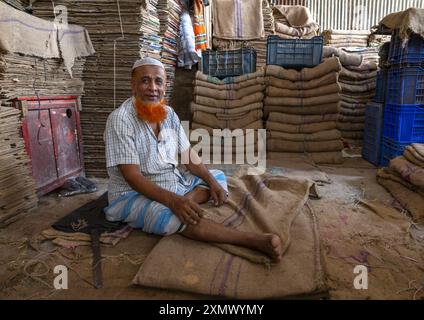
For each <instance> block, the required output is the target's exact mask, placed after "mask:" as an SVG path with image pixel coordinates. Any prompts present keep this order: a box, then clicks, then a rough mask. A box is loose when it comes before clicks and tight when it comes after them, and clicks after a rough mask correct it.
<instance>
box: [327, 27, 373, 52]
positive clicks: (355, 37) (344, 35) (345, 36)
mask: <svg viewBox="0 0 424 320" xmlns="http://www.w3.org/2000/svg"><path fill="white" fill-rule="evenodd" d="M370 34H371V31H369V30H331V29H330V30H324V31H323V32H322V36H323V37H324V45H329V46H332V47H335V48H347V47H367V46H368V39H369V36H370Z"/></svg>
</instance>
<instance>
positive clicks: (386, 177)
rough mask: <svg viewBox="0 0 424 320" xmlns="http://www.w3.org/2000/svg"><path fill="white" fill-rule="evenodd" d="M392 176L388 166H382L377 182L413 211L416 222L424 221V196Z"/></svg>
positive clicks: (378, 172)
mask: <svg viewBox="0 0 424 320" xmlns="http://www.w3.org/2000/svg"><path fill="white" fill-rule="evenodd" d="M391 176H392V174H391V172H390V171H389V170H388V169H387V168H382V169H380V170H378V171H377V182H378V183H379V184H381V185H382V186H383V187H384V188H386V189H387V191H389V192H390V193H391V195H392V196H393V197H394V198H395V199H396V200H397V201H398V202H399V203H400V204H401V205H402V207H404V208H405V209H406V210H408V211H409V212H410V213H411V215H412V217H413V220H414V221H415V222H417V223H424V197H423V196H421V195H420V194H419V193H417V192H414V191H412V190H410V189H409V188H407V187H405V186H404V185H403V184H402V183H399V182H396V181H395V179H392V178H391Z"/></svg>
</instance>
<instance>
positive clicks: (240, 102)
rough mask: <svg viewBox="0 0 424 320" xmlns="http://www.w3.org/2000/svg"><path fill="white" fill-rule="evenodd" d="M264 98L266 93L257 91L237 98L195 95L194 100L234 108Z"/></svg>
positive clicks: (203, 103) (216, 106) (199, 102)
mask: <svg viewBox="0 0 424 320" xmlns="http://www.w3.org/2000/svg"><path fill="white" fill-rule="evenodd" d="M263 98H264V94H263V93H262V92H257V93H253V94H250V95H248V96H244V97H242V98H241V99H236V100H216V99H214V98H208V97H203V96H195V97H194V99H193V100H194V103H196V104H201V105H204V106H209V107H214V108H230V109H232V108H240V107H243V106H247V105H249V104H253V103H255V102H262V100H263Z"/></svg>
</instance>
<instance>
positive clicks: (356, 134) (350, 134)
mask: <svg viewBox="0 0 424 320" xmlns="http://www.w3.org/2000/svg"><path fill="white" fill-rule="evenodd" d="M338 129H339V128H338ZM339 131H340V133H341V135H342V137H343V138H347V139H352V140H357V139H362V138H363V137H364V131H363V130H361V131H344V130H340V129H339Z"/></svg>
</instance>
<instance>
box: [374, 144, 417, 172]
mask: <svg viewBox="0 0 424 320" xmlns="http://www.w3.org/2000/svg"><path fill="white" fill-rule="evenodd" d="M410 144H411V142H405V143H400V142H396V141H394V140H392V139H389V138H386V137H383V142H382V144H381V157H380V166H382V167H387V166H388V165H389V162H390V160H392V159H393V158H396V157H398V156H401V155H402V154H403V151H404V150H405V148H406V146H408V145H410Z"/></svg>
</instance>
